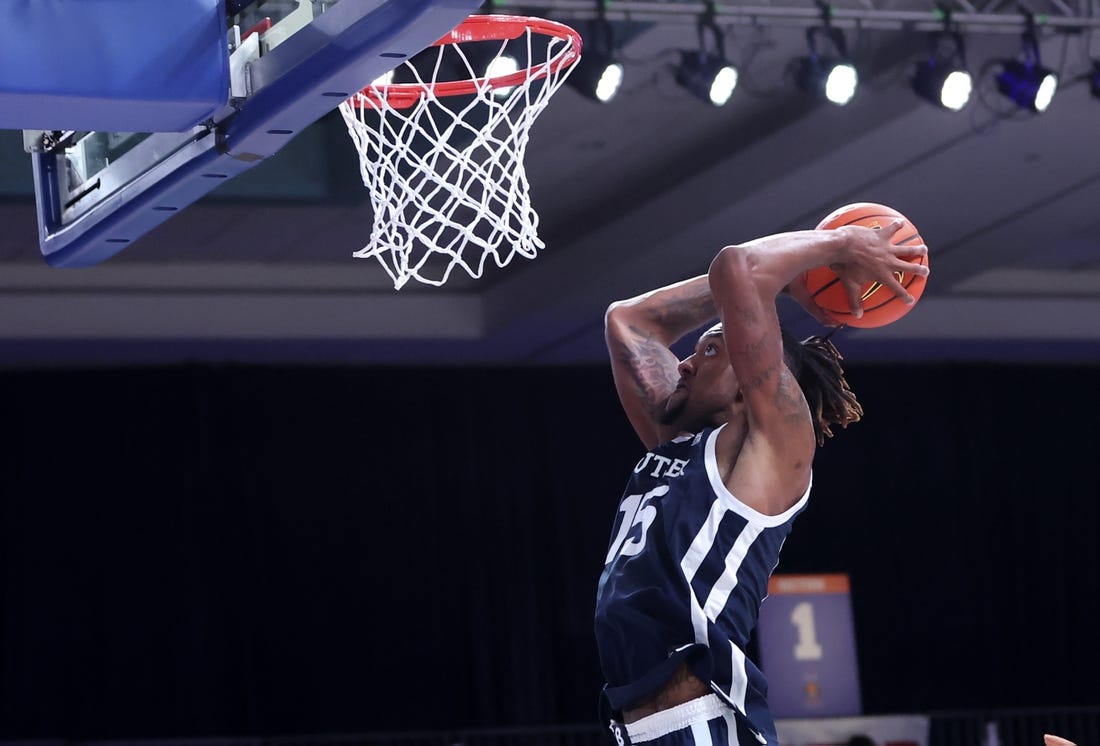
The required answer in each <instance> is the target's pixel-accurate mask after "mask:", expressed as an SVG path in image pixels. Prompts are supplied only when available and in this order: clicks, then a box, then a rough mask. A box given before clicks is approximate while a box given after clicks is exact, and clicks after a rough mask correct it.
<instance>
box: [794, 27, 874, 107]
mask: <svg viewBox="0 0 1100 746" xmlns="http://www.w3.org/2000/svg"><path fill="white" fill-rule="evenodd" d="M819 35H823V36H824V37H825V38H826V39H828V41H829V42H830V43H831V44H832V46H833V54H831V55H823V54H820V53H819V52H818V48H817V39H818V36H819ZM806 41H807V42H808V43H809V45H810V54H809V56H808V57H802V58H800V59H799V60H798V69H797V71H796V73H795V79H796V81H797V82H798V85H799V87H801V88H802V89H803V90H804V91H806V92H807V93H809V94H811V95H815V96H822V97H824V98H825V99H826V100H828V101H830V102H831V103H834V104H836V105H837V106H844V105H845V104H847V103H848V102H849V101H851V100H852V97H853V96H855V94H856V89H857V88H858V87H859V73H858V71H857V70H856V67H855V65H853V64H852V61H851V60H850V59H849V58H848V50H847V45H846V44H845V42H844V34H843V33H841V31H840V29H835V28H832V27H831V26H816V27H813V28H810V29H807V30H806Z"/></svg>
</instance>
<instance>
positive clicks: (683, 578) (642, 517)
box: [596, 427, 810, 733]
mask: <svg viewBox="0 0 1100 746" xmlns="http://www.w3.org/2000/svg"><path fill="white" fill-rule="evenodd" d="M720 430H721V427H719V428H714V429H707V430H704V431H703V432H701V433H699V434H698V435H694V436H690V435H689V436H683V437H680V438H677V439H675V440H672V441H670V442H668V443H665V444H663V445H660V446H658V447H657V448H654V449H653V450H652V451H650V452H649V453H647V454H646V455H645V456H644V457H643V458H642V460H641V461H639V462H638V465H637V466H636V467H635V468H634V473H633V474H631V476H630V481H629V482H628V483H627V487H626V491H625V493H624V495H623V498H622V501H621V502H620V503H619V512H618V515H617V516H616V518H615V524H614V528H613V529H612V534H611V544H610V546H609V547H608V552H607V559H606V565H605V566H604V571H603V575H602V576H601V577H600V584H599V590H598V593H597V598H596V643H597V645H598V647H599V654H600V664H601V666H602V668H603V673H604V677H605V678H606V680H607V687H606V689H605V694H606V696H607V699H608V703H609V704H610V705H611V707H612V708H613V709H615V710H623V709H629V708H631V707H633V706H634V705H636V704H638V703H639V702H641V701H643V700H645V699H647V698H649V697H651V696H652V695H654V694H656V693H657V691H658V690H660V688H661V687H662V686H663V685H664V684H665V682H666V681H667V680H668V679H669V677H670V676H671V674H672V672H673V671H674V670H675V669H676V668H677V667H678V666H679V665H680V664H681V663H685V662H686V663H687V664H688V665H689V666H690V667H691V670H692V672H693V673H694V674H695V675H696V676H698V677H699V678H700V679H702V680H703V681H709V682H710V683H711V687H712V688H713V689H714V690H715V691H716V692H717V693H718V694H719V695H721V696H722V697H723V698H724V699H725V700H726V701H727V702H728V703H729V704H730V705H731V706H733V707H735V708H736V709H738V710H739V711H740V712H741V713H742V714H744V715H745V716H747V718H748V719H749V721H750V723H752V724H753V726H754V727H755V728H757V729H758V730H762V731H764V732H769V731H771V732H772V733H774V726H773V725H772V722H771V717H770V715H768V711H767V704H766V702H765V699H764V697H765V695H766V694H767V684H766V682H765V679H764V675H763V674H762V673H761V672H760V670H759V669H758V668H757V667H756V666H755V665H754V664H753V663H752V661H750V660H749V659H748V658H746V656H745V652H744V651H745V648H746V645H747V643H748V641H749V636H750V634H751V633H752V629H753V627H754V626H755V625H756V620H757V616H758V613H759V610H760V604H761V603H762V602H763V600H764V598H765V597H766V596H767V592H768V578H769V577H770V576H771V573H772V570H773V569H774V568H775V566H776V563H778V561H779V551H780V549H781V548H782V546H783V541H784V540H785V539H786V537H787V534H788V533H790V530H791V524H792V522H793V521H794V518H795V516H796V515H797V514H798V513H799V512H801V511H802V509H803V508H804V507H805V506H806V501H807V500H808V499H809V494H810V490H809V488H807V489H806V494H804V495H803V496H802V499H801V500H799V501H798V503H797V504H796V505H795V506H794V507H792V508H791V509H790V510H788V511H786V512H785V513H783V514H782V515H778V516H768V515H764V514H762V513H759V512H757V511H756V510H753V509H752V508H750V507H749V506H747V505H745V504H744V503H742V502H741V501H740V500H738V499H737V498H736V497H734V496H733V495H732V494H731V493H730V492H729V490H727V489H726V486H725V484H724V483H723V482H722V477H721V475H720V474H719V470H718V463H717V460H716V458H715V443H716V441H717V435H718V433H719V431H720Z"/></svg>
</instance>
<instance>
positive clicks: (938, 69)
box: [913, 10, 974, 111]
mask: <svg viewBox="0 0 1100 746" xmlns="http://www.w3.org/2000/svg"><path fill="white" fill-rule="evenodd" d="M942 12H943V13H944V30H943V31H939V32H934V33H931V34H929V35H928V57H927V58H925V59H923V60H921V61H920V62H918V63H917V69H916V73H915V75H914V76H913V90H914V91H916V92H917V95H919V96H921V97H922V98H925V99H928V100H929V101H931V102H932V103H933V104H936V105H937V106H941V107H943V108H944V109H949V110H950V111H959V110H961V109H962V108H963V107H964V106H966V104H967V103H968V102H969V101H970V94H971V92H972V91H973V90H974V81H973V78H972V77H971V75H970V71H969V70H968V69H967V66H966V46H965V45H964V44H963V39H962V35H960V34H959V33H958V32H957V31H951V30H950V29H951V12H950V11H949V10H944V11H942Z"/></svg>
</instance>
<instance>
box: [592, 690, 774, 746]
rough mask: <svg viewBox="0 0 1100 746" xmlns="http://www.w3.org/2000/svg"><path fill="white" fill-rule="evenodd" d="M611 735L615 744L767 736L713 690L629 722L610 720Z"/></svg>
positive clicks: (741, 744) (698, 744)
mask: <svg viewBox="0 0 1100 746" xmlns="http://www.w3.org/2000/svg"><path fill="white" fill-rule="evenodd" d="M611 735H612V736H613V737H614V739H615V741H616V742H617V743H618V744H619V746H627V744H635V745H640V744H646V746H768V739H767V738H765V737H764V736H763V735H760V734H758V733H757V732H756V731H754V730H753V729H752V728H751V727H750V726H749V724H748V723H747V722H746V721H745V718H744V717H743V716H742V715H741V714H740V713H739V712H737V710H734V709H733V708H731V707H730V706H729V705H727V704H726V703H725V702H724V701H722V699H721V698H720V697H719V696H718V695H717V694H708V695H707V696H705V697H699V698H698V699H693V700H691V701H690V702H685V703H684V704H682V705H677V706H676V707H673V708H671V709H668V710H662V711H661V712H657V713H654V714H653V715H650V716H648V717H644V718H642V719H641V720H637V721H635V722H633V723H630V724H629V725H623V724H622V723H617V722H615V721H612V722H611ZM771 746H777V744H771Z"/></svg>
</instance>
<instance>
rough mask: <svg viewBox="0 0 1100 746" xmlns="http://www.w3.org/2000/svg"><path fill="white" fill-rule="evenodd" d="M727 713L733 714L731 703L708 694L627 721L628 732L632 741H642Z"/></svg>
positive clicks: (715, 695)
mask: <svg viewBox="0 0 1100 746" xmlns="http://www.w3.org/2000/svg"><path fill="white" fill-rule="evenodd" d="M727 713H729V714H731V715H732V714H733V710H731V709H730V706H729V705H727V704H726V703H725V702H723V701H722V700H721V698H720V697H719V696H718V695H717V694H707V695H705V696H702V697H699V698H698V699H693V700H690V701H688V702H684V703H683V704H682V705H676V706H675V707H672V708H670V709H668V710H661V711H660V712H655V713H653V714H652V715H647V716H646V717H644V718H642V719H641V720H635V721H634V722H633V723H627V725H626V733H627V735H629V736H630V742H631V743H642V742H643V741H652V740H653V739H655V738H660V737H661V736H665V735H668V734H669V733H674V732H676V731H678V730H682V729H683V728H686V727H688V726H689V725H691V724H692V723H694V722H703V721H706V720H712V719H714V718H716V717H721V716H722V715H725V714H727Z"/></svg>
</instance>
